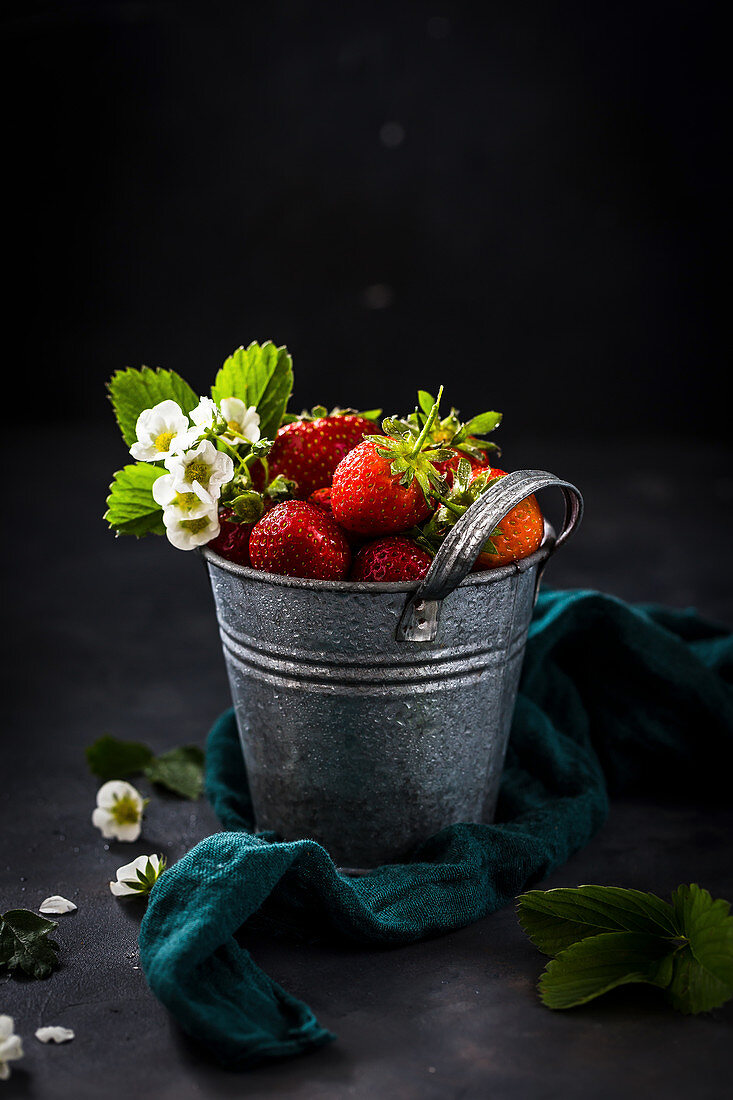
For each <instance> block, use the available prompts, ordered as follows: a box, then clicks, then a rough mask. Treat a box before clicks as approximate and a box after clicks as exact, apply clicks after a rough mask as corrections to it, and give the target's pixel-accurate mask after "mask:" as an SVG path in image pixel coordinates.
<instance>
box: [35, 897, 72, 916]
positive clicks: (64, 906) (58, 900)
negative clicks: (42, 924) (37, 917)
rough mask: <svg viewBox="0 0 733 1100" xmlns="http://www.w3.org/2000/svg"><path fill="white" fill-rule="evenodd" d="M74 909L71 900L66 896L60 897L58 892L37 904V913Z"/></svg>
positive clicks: (64, 911) (70, 910) (69, 911)
mask: <svg viewBox="0 0 733 1100" xmlns="http://www.w3.org/2000/svg"><path fill="white" fill-rule="evenodd" d="M75 909H76V906H75V905H74V903H73V901H69V900H68V899H67V898H62V897H61V895H60V894H53V895H52V896H51V897H50V898H46V900H45V901H44V902H43V904H42V905H39V907H38V912H39V913H73V912H74V910H75Z"/></svg>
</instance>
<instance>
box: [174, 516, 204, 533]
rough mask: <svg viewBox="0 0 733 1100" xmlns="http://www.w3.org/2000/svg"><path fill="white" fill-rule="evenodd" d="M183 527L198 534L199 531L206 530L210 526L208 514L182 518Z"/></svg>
mask: <svg viewBox="0 0 733 1100" xmlns="http://www.w3.org/2000/svg"><path fill="white" fill-rule="evenodd" d="M180 525H181V527H185V529H186V530H187V531H190V532H191V534H192V535H198V533H199V531H205V530H206V528H207V527H208V526H209V518H208V516H199V518H198V519H182V520H181V523H180Z"/></svg>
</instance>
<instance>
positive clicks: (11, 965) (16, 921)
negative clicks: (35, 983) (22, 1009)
mask: <svg viewBox="0 0 733 1100" xmlns="http://www.w3.org/2000/svg"><path fill="white" fill-rule="evenodd" d="M54 928H58V922H57V921H55V920H46V919H45V918H44V917H39V916H38V915H37V914H36V913H31V912H30V910H28V909H10V910H9V911H8V912H7V913H4V914H3V916H2V917H0V969H1V968H2V967H6V968H7V969H8V970H18V969H19V970H23V971H24V972H25V973H26V974H28V975H29V977H31V978H47V977H48V976H49V974H50V973H51V971H52V970H55V969H56V967H57V966H58V965H59V960H58V955H57V952H58V950H59V945H58V944H57V943H56V941H55V940H50V939H49V938H48V934H49V932H52V931H53V929H54Z"/></svg>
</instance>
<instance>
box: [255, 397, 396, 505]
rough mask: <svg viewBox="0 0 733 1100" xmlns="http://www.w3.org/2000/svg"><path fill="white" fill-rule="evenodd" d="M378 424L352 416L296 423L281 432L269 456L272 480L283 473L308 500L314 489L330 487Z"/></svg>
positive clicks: (284, 426)
mask: <svg viewBox="0 0 733 1100" xmlns="http://www.w3.org/2000/svg"><path fill="white" fill-rule="evenodd" d="M378 431H379V425H378V424H375V423H374V421H373V420H367V419H365V417H363V416H358V415H356V414H352V413H343V414H337V415H331V416H319V417H318V418H317V419H316V420H294V421H293V422H292V423H291V424H285V425H283V427H282V428H280V429H279V431H278V433H277V436H276V437H275V442H274V444H273V447H272V450H271V451H270V454H269V456H268V462H269V464H270V477H276V476H277V475H278V474H283V476H284V477H287V478H289V479H290V480H291V481H297V483H298V496H299V497H301V498H302V499H304V500H305V499H306V498H307V497H309V496H310V494H311V493H312V492H313V491H314V490H315V489H321V488H322V487H323V486H324V485H330V484H331V479H332V477H333V472H334V470H335V469H336V467H337V466H338V464H339V462H340V461H341V459H342V458H343V457H344V456H345V455H347V454H348V453H349V451H351V450H353V448H354V447H356V446H357V445H358V444H359V443H361V441H362V438H363V437H364V436H365V435H374V434H375V433H377V432H378Z"/></svg>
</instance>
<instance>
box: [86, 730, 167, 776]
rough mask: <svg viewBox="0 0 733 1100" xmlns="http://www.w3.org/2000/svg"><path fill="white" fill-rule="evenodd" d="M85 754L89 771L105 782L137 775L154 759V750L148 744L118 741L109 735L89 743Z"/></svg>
mask: <svg viewBox="0 0 733 1100" xmlns="http://www.w3.org/2000/svg"><path fill="white" fill-rule="evenodd" d="M85 754H86V758H87V764H88V765H89V771H90V772H91V773H92V775H96V776H97V777H98V778H99V779H102V780H104V781H105V782H106V781H107V780H108V779H125V778H126V777H127V776H128V775H136V774H137V773H139V772H141V771H142V770H143V768H145V767H147V765H148V764H149V763H150V762H151V761H152V759H153V752H152V750H151V749H149V748H148V746H147V745H143V744H141V743H140V742H139V741H118V740H117V738H115V737H110V736H109V735H105V736H104V737H100V738H99V739H98V740H97V741H95V742H94V744H93V745H89V747H88V748H87V749H86V750H85Z"/></svg>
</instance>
